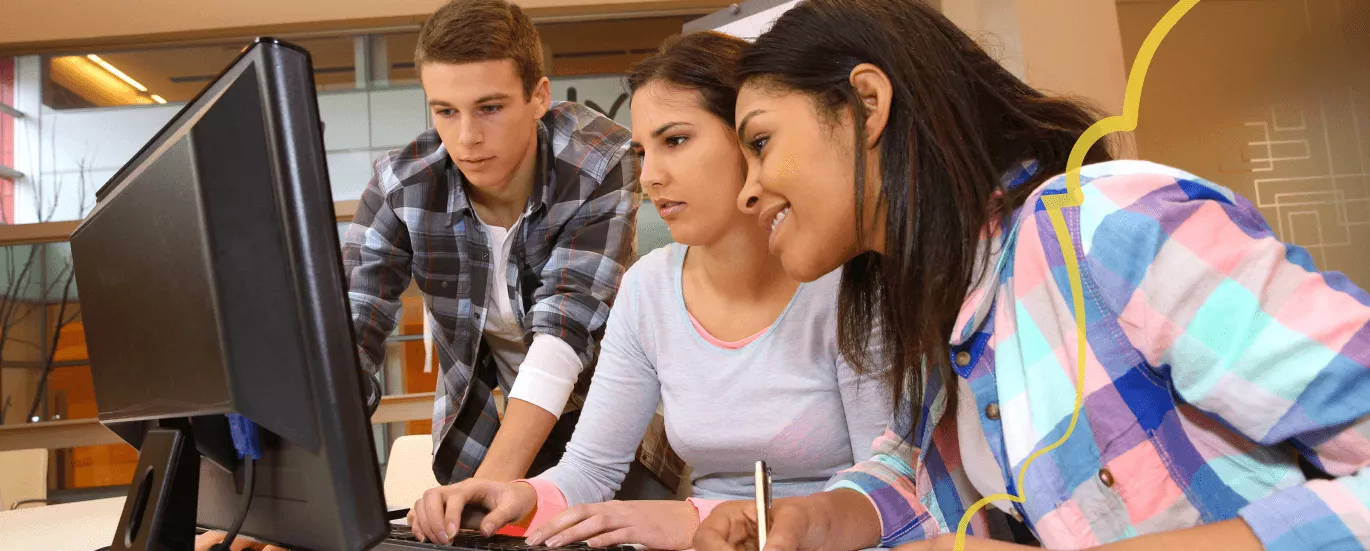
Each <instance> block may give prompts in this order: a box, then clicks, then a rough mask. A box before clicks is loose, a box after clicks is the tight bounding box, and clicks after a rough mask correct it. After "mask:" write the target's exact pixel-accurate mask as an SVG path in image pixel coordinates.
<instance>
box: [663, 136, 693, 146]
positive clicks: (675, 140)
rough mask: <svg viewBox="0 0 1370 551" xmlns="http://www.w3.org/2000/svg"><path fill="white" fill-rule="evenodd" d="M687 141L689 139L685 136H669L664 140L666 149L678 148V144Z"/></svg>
mask: <svg viewBox="0 0 1370 551" xmlns="http://www.w3.org/2000/svg"><path fill="white" fill-rule="evenodd" d="M688 139H689V138H688V137H686V136H671V137H669V138H666V140H665V141H666V147H679V146H680V144H683V143H685V141H686V140H688Z"/></svg>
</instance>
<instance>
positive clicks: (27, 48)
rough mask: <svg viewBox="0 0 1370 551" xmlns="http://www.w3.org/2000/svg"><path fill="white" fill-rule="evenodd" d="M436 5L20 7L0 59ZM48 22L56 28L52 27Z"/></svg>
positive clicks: (646, 8)
mask: <svg viewBox="0 0 1370 551" xmlns="http://www.w3.org/2000/svg"><path fill="white" fill-rule="evenodd" d="M730 3H732V0H518V4H519V5H521V6H522V7H523V8H524V11H526V12H527V13H528V15H529V16H530V17H531V18H533V20H534V21H554V20H567V19H610V18H629V17H647V16H652V15H703V14H707V13H710V12H713V11H715V10H717V9H719V8H723V7H726V6H728V5H729V4H730ZM442 4H443V1H442V0H399V1H393V2H371V1H367V0H301V1H297V2H273V1H270V0H241V1H239V2H228V3H218V4H215V5H214V8H213V9H205V10H187V9H185V6H184V4H183V2H181V1H180V0H144V1H142V2H134V3H131V4H129V3H124V2H119V1H116V0H85V1H84V2H78V1H77V0H53V1H50V2H20V3H19V5H18V6H15V7H13V8H10V7H9V6H8V5H7V7H6V11H5V17H4V18H0V56H7V55H23V54H32V53H54V52H62V51H72V50H80V49H88V48H93V47H106V48H107V47H110V46H112V45H118V46H123V47H145V46H148V45H154V44H167V43H173V42H175V43H186V42H192V41H204V40H215V41H222V40H225V39H236V40H242V39H245V38H250V37H253V36H261V35H270V36H288V35H298V34H306V33H315V34H324V33H340V32H355V31H357V30H360V29H382V28H390V29H393V30H400V29H403V28H415V27H417V26H418V25H419V24H421V23H422V22H423V20H424V19H426V18H427V17H428V15H429V14H431V13H432V12H433V10H435V9H436V8H438V7H439V6H441V5H442ZM52 21H62V22H63V24H61V25H53V24H51V22H52Z"/></svg>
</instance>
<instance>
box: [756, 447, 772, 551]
mask: <svg viewBox="0 0 1370 551" xmlns="http://www.w3.org/2000/svg"><path fill="white" fill-rule="evenodd" d="M770 530H771V471H770V469H768V468H766V462H765V461H757V462H756V540H757V551H764V550H765V549H766V533H767V532H770Z"/></svg>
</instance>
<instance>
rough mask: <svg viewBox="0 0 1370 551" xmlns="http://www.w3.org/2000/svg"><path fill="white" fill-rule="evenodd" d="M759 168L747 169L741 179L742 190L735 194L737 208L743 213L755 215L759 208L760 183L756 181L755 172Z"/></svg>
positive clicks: (758, 212)
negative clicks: (745, 174)
mask: <svg viewBox="0 0 1370 551" xmlns="http://www.w3.org/2000/svg"><path fill="white" fill-rule="evenodd" d="M758 172H760V171H759V170H748V171H747V176H746V178H745V179H744V180H743V181H742V191H741V192H740V193H738V194H737V208H738V210H741V211H742V212H743V213H745V214H750V215H753V216H755V215H757V214H760V212H761V209H760V207H759V205H760V204H761V191H762V190H761V183H760V182H759V181H758V180H759V179H758V178H757V173H758Z"/></svg>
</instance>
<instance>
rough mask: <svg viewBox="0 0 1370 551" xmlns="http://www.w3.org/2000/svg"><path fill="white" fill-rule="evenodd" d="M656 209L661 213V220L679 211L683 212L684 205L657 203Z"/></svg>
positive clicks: (677, 202)
mask: <svg viewBox="0 0 1370 551" xmlns="http://www.w3.org/2000/svg"><path fill="white" fill-rule="evenodd" d="M656 208H657V211H658V212H660V213H661V217H662V218H667V217H670V216H675V215H676V214H678V213H679V212H680V211H681V210H684V208H685V203H684V202H681V201H659V202H657V205H656Z"/></svg>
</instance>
